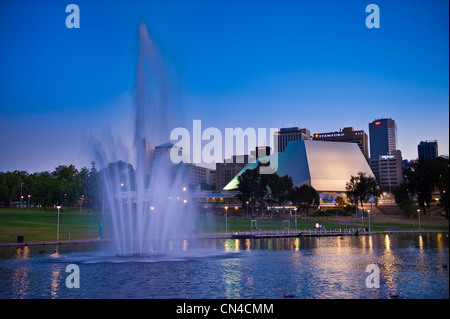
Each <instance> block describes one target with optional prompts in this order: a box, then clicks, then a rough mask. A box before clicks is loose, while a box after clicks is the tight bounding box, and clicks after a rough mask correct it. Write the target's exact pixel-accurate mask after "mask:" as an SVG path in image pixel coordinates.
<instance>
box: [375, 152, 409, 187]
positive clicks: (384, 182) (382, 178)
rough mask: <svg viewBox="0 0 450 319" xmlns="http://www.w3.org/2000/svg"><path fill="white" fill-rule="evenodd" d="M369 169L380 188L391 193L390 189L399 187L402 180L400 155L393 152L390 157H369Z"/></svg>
mask: <svg viewBox="0 0 450 319" xmlns="http://www.w3.org/2000/svg"><path fill="white" fill-rule="evenodd" d="M370 168H371V169H372V172H373V175H375V177H376V178H377V180H378V185H379V186H380V188H381V189H383V190H386V191H389V192H392V188H393V187H396V186H398V185H400V183H401V182H402V180H403V174H402V172H403V163H402V153H401V152H400V151H399V150H395V151H392V152H391V154H390V155H379V156H375V157H371V158H370Z"/></svg>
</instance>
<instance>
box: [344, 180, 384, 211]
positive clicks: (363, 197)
mask: <svg viewBox="0 0 450 319" xmlns="http://www.w3.org/2000/svg"><path fill="white" fill-rule="evenodd" d="M345 189H346V190H347V197H348V198H349V199H350V201H351V202H352V203H355V204H356V206H358V202H359V203H361V208H362V209H363V210H364V206H363V205H364V202H367V201H368V200H369V199H370V196H373V197H374V198H375V199H376V198H378V197H380V195H381V191H380V188H379V187H378V183H377V180H376V179H375V178H374V177H370V176H367V175H366V173H364V172H358V175H357V176H353V175H352V176H351V178H350V181H349V182H347V184H346V185H345Z"/></svg>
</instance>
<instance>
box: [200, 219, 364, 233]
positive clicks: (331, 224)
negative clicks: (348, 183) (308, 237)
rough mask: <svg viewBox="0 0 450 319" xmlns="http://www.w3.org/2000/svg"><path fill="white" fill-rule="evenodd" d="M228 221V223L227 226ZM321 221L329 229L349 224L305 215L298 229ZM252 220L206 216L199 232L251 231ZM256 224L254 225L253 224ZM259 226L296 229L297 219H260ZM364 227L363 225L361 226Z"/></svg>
mask: <svg viewBox="0 0 450 319" xmlns="http://www.w3.org/2000/svg"><path fill="white" fill-rule="evenodd" d="M226 223H227V224H228V225H227V227H226ZM316 223H319V224H321V225H323V226H325V228H326V229H327V230H332V229H333V230H334V229H335V228H336V229H339V228H348V227H349V226H347V225H343V224H340V223H336V222H335V221H333V220H328V219H324V218H314V217H307V219H306V221H305V219H304V217H301V218H300V217H298V218H297V229H298V230H303V229H306V230H309V229H311V230H312V229H314V225H315V224H316ZM251 226H252V225H251V220H250V218H249V217H241V218H232V217H228V218H227V220H225V217H224V216H204V217H202V218H201V219H200V221H199V229H198V231H199V232H203V233H221V232H225V228H227V229H228V232H237V231H250V230H251ZM253 226H254V225H253ZM257 226H258V229H259V230H281V229H286V228H287V227H288V226H289V227H290V229H291V230H295V221H294V219H291V220H290V221H289V224H288V222H287V221H286V220H285V222H284V223H283V219H279V218H277V219H272V220H271V219H258V221H257ZM359 227H363V226H359Z"/></svg>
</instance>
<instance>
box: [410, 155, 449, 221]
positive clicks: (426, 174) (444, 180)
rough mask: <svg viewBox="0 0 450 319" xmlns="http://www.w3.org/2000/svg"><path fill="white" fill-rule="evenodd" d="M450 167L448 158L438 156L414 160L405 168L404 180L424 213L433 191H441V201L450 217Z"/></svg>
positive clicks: (428, 205)
mask: <svg viewBox="0 0 450 319" xmlns="http://www.w3.org/2000/svg"><path fill="white" fill-rule="evenodd" d="M448 168H449V161H448V158H445V157H438V158H436V159H427V158H421V159H419V160H413V161H411V162H410V163H409V166H408V167H407V168H406V169H405V170H404V172H403V173H404V176H405V178H404V181H405V183H406V184H407V187H408V191H409V193H410V194H411V196H413V197H416V198H417V204H418V205H419V207H420V208H421V212H422V213H423V214H425V210H426V208H427V207H430V203H431V200H432V194H433V192H434V191H439V194H440V199H439V203H440V205H441V206H442V207H443V209H444V212H445V215H446V217H447V219H448V185H449V174H448Z"/></svg>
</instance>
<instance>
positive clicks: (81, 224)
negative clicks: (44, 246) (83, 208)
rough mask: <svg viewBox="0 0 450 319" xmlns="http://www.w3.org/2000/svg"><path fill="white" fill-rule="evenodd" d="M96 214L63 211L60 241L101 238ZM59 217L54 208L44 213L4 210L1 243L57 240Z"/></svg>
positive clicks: (61, 213) (0, 215) (60, 217)
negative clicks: (19, 237) (18, 239)
mask: <svg viewBox="0 0 450 319" xmlns="http://www.w3.org/2000/svg"><path fill="white" fill-rule="evenodd" d="M100 219H101V218H100V217H99V215H98V214H96V213H86V212H82V213H79V212H73V211H72V212H67V211H64V210H61V211H60V215H59V239H60V240H65V239H68V234H69V233H70V239H71V240H77V239H89V238H96V237H98V229H99V226H98V221H99V220H100ZM57 220H58V213H57V210H56V209H54V208H48V209H47V210H43V209H34V208H33V209H30V211H29V212H28V210H27V209H1V210H0V242H1V243H10V242H16V241H17V236H18V235H23V236H24V241H25V242H33V241H53V240H56V231H57Z"/></svg>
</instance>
